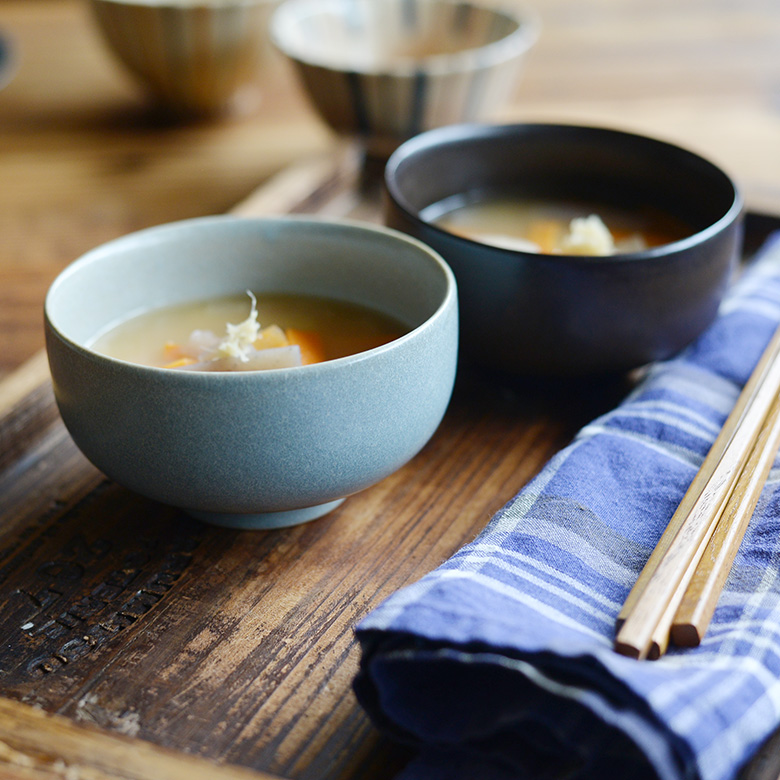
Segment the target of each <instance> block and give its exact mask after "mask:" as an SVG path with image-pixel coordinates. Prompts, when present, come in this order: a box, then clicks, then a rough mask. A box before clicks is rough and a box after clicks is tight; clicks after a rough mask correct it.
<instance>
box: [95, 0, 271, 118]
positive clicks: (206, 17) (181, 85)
mask: <svg viewBox="0 0 780 780" xmlns="http://www.w3.org/2000/svg"><path fill="white" fill-rule="evenodd" d="M275 4H276V0H90V7H91V10H92V16H93V18H94V20H95V23H96V26H97V28H98V30H99V32H100V33H101V35H102V38H103V40H104V41H105V43H106V45H107V46H108V48H109V50H110V51H111V52H112V53H113V54H114V55H115V57H116V58H117V59H118V60H119V62H120V63H121V64H122V65H124V67H125V68H126V69H127V70H128V72H129V73H130V74H131V75H132V76H133V77H135V79H136V80H137V81H138V82H139V83H140V84H141V85H142V86H143V87H144V88H145V90H146V91H147V92H148V93H149V94H150V95H151V96H152V98H153V99H154V100H155V101H156V102H157V103H158V104H159V105H161V106H163V107H164V108H165V109H167V110H168V111H170V112H171V113H174V114H177V115H180V116H194V117H208V116H219V115H221V114H225V113H229V112H230V111H232V110H233V109H234V108H236V107H237V104H238V103H239V102H240V96H241V91H242V90H244V89H248V88H251V85H253V83H255V82H257V81H258V79H259V73H260V71H261V68H262V65H263V63H264V61H265V57H266V55H267V52H268V51H269V48H270V47H269V44H268V22H269V19H270V16H271V13H272V11H273V8H274V7H275ZM255 86H256V85H255Z"/></svg>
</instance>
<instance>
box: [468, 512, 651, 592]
mask: <svg viewBox="0 0 780 780" xmlns="http://www.w3.org/2000/svg"><path fill="white" fill-rule="evenodd" d="M547 528H548V526H547V525H546V524H545V525H543V526H542V527H541V528H540V527H535V528H534V533H533V536H534V538H536V539H543V540H544V541H548V542H553V543H555V544H556V545H557V546H558V547H559V548H561V549H566V548H565V547H562V546H561V544H560V542H561V541H565V542H570V541H572V538H571V535H567V537H566V538H565V539H561V534H557V535H555V534H550V535H547V534H546V533H544V531H546V530H547ZM574 538H575V539H576V540H578V541H579V542H580V544H578V545H577V546H576V551H577V552H578V553H582V550H583V547H587V548H588V549H590V550H591V551H592V552H593V555H592V558H588V560H587V561H586V560H584V559H583V558H582V557H581V555H580V556H577V557H578V558H579V560H580V561H581V562H582V563H583V564H584V565H585V566H587V567H588V568H589V569H592V570H593V571H596V572H598V573H599V575H601V576H603V577H604V578H605V579H609V580H611V581H612V582H621V581H623V582H625V581H627V580H632V579H634V578H636V572H635V571H634V570H633V569H629V568H628V567H627V566H620V565H618V564H617V562H616V561H614V560H613V559H612V558H609V557H608V556H606V555H604V554H603V553H601V551H599V550H597V549H596V548H594V547H592V546H591V545H589V544H588V542H587V539H585V538H583V537H580V536H577V537H574ZM472 550H473V551H474V553H480V554H479V555H475V554H473V553H472ZM567 552H572V550H567ZM492 555H502V556H508V557H511V558H513V559H514V560H516V561H518V562H520V563H523V564H530V565H532V566H534V567H535V568H538V569H540V570H542V571H547V572H549V573H550V574H551V575H552V576H554V577H555V578H556V579H560V580H562V581H563V582H566V583H567V584H568V585H571V586H572V587H575V588H577V589H578V590H579V591H580V592H581V593H584V594H587V595H588V596H590V597H591V598H593V599H594V600H596V601H598V602H599V603H600V604H604V605H605V606H607V607H619V606H620V604H618V603H617V602H616V601H615V600H614V599H609V598H607V597H606V596H603V595H602V594H601V593H599V592H598V591H595V590H591V589H590V588H587V586H586V585H585V583H583V582H580V581H579V580H576V579H574V578H573V577H571V576H569V575H568V574H566V573H565V572H562V571H560V570H558V569H555V568H553V567H552V566H549V565H546V564H545V563H543V562H542V561H540V560H539V559H538V558H533V557H531V556H528V555H523V554H522V553H520V552H518V551H517V550H507V549H505V548H503V547H501V545H498V544H486V543H485V544H474V545H472V546H471V547H470V548H469V553H468V559H471V558H476V559H477V560H479V561H485V560H487V561H489V562H492V558H491V557H490V556H492ZM608 568H609V569H612V570H613V572H614V571H615V570H617V571H618V572H619V577H620V578H619V579H617V578H616V577H615V576H610V575H609V574H607V573H606V570H607V569H608ZM511 571H512V572H513V573H515V574H517V575H518V576H519V577H522V576H523V570H522V569H521V568H517V567H512V569H511Z"/></svg>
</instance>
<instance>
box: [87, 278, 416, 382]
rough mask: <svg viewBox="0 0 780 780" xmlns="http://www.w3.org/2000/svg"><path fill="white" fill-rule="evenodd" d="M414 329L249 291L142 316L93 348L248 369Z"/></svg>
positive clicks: (357, 310)
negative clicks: (258, 295) (257, 294)
mask: <svg viewBox="0 0 780 780" xmlns="http://www.w3.org/2000/svg"><path fill="white" fill-rule="evenodd" d="M408 330H409V328H408V327H406V326H404V325H403V324H402V323H401V322H399V321H398V320H396V319H394V318H392V317H389V316H387V315H385V314H382V313H380V312H377V311H374V310H372V309H369V308H367V307H364V306H359V305H357V304H353V303H347V302H344V301H336V300H331V299H328V298H320V297H314V296H302V295H289V294H281V293H273V294H263V295H262V296H260V297H259V298H255V296H254V295H253V294H252V293H251V292H248V293H244V294H241V295H234V296H229V297H223V298H214V299H210V300H204V301H198V302H194V303H186V304H182V305H176V306H170V307H166V308H162V309H155V310H151V311H147V312H144V313H142V314H139V315H137V316H135V317H131V318H130V319H128V320H125V321H124V322H121V323H120V324H118V325H116V326H114V327H112V328H111V329H110V330H108V331H106V332H105V333H104V334H102V335H100V336H99V337H98V338H97V339H96V340H95V342H94V343H93V344H92V348H93V349H94V350H95V351H96V352H100V353H102V354H104V355H108V356H109V357H115V358H120V359H122V360H127V361H129V362H133V363H140V364H142V365H148V366H156V367H160V368H171V369H179V370H189V371H250V370H259V369H268V368H289V367H292V366H299V365H305V364H309V363H318V362H322V361H325V360H333V359H335V358H339V357H344V356H346V355H351V354H354V353H357V352H362V351H364V350H366V349H372V348H373V347H377V346H380V345H381V344H385V343H387V342H389V341H392V340H393V339H396V338H398V337H399V336H401V335H403V334H404V333H406V332H407V331H408Z"/></svg>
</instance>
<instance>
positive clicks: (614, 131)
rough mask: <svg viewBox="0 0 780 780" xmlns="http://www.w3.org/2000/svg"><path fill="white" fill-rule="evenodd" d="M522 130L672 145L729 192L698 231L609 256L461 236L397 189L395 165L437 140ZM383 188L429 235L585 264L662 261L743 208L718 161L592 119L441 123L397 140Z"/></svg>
mask: <svg viewBox="0 0 780 780" xmlns="http://www.w3.org/2000/svg"><path fill="white" fill-rule="evenodd" d="M527 129H535V130H545V129H551V130H555V131H558V130H572V131H577V130H581V131H583V132H586V133H593V134H599V135H604V136H605V137H608V136H613V137H615V136H619V137H624V138H631V139H635V140H637V141H638V142H641V143H649V144H652V145H655V146H657V147H658V148H665V149H668V150H670V151H671V150H674V151H675V152H676V153H683V154H685V155H686V156H688V157H689V158H690V159H694V160H697V161H698V162H699V163H700V164H703V165H705V166H706V167H708V168H709V169H710V170H711V171H712V172H713V173H714V174H716V175H719V176H721V177H722V178H723V179H724V181H725V182H727V183H728V184H729V185H730V186H731V189H732V192H733V199H732V202H731V205H730V206H729V208H728V209H727V210H726V211H725V213H724V214H723V215H722V216H721V217H719V218H718V219H717V220H715V221H714V222H711V223H710V224H709V225H707V226H706V227H704V228H702V229H701V230H697V231H696V232H694V233H692V234H690V235H689V236H685V237H683V238H681V239H678V240H676V241H670V242H669V243H667V244H661V245H660V246H656V247H649V248H648V249H643V250H641V251H637V252H620V253H615V254H611V255H568V254H546V253H542V252H539V253H536V252H524V251H522V250H519V249H507V248H505V247H499V246H494V245H491V244H486V243H484V242H480V241H477V240H475V239H470V238H467V237H466V236H460V235H456V234H454V233H451V232H450V231H448V230H446V229H444V228H442V227H439V226H438V225H436V224H434V223H433V222H429V221H427V220H426V219H423V218H422V217H421V216H420V213H419V212H418V211H417V209H415V208H413V207H412V206H411V204H410V203H409V201H408V200H407V198H406V197H405V195H404V194H403V192H402V191H401V190H400V188H399V187H398V184H397V172H398V169H399V167H400V166H401V165H402V164H403V163H404V162H405V160H406V159H408V158H409V157H411V156H412V155H414V154H416V153H418V152H420V151H423V150H425V149H428V148H431V147H434V146H437V145H438V144H442V145H446V144H448V143H451V142H454V141H468V140H484V139H485V138H493V137H503V136H512V135H513V134H515V133H518V132H519V131H521V130H527ZM384 187H385V191H386V194H387V196H388V197H389V199H390V200H391V201H392V202H393V204H394V205H395V206H396V207H397V208H399V209H400V210H401V211H402V212H403V213H404V215H405V216H406V217H407V218H409V219H411V220H412V221H414V222H417V223H419V224H420V225H423V226H425V227H426V228H428V229H430V230H433V231H434V234H435V235H441V236H446V237H449V238H450V239H453V240H459V241H464V242H465V243H466V245H473V246H474V247H479V248H480V249H483V250H484V249H485V248H487V249H488V250H491V251H492V252H494V253H495V256H496V257H503V258H513V257H517V256H521V257H523V258H527V259H531V258H533V259H534V260H535V261H536V262H539V263H553V264H571V265H579V264H586V265H589V266H591V265H614V264H620V263H635V262H636V261H637V260H645V261H653V260H663V259H665V258H666V257H668V256H669V255H670V254H674V253H676V252H679V251H682V250H685V249H687V248H689V247H692V246H696V245H698V244H700V243H702V242H704V241H706V240H707V239H709V238H710V237H711V236H713V235H715V234H717V233H719V232H720V231H721V230H722V229H723V228H725V227H727V226H728V225H730V224H731V223H733V222H735V221H737V220H738V219H739V218H740V217H741V215H742V214H743V213H744V208H745V203H744V199H743V196H742V193H741V192H740V189H739V187H738V186H737V184H736V182H735V181H734V179H733V178H732V177H731V176H730V175H729V174H728V173H727V172H726V171H724V170H723V169H722V168H721V167H720V166H718V165H716V164H715V163H713V162H712V161H711V160H709V159H707V158H706V157H703V156H702V155H700V154H698V153H697V152H693V151H691V150H690V149H687V148H685V147H682V146H680V145H678V144H676V143H673V142H671V141H666V140H662V139H660V138H656V137H653V136H649V135H644V134H641V133H638V132H634V131H631V130H623V129H619V128H616V127H609V126H602V125H596V124H593V125H589V124H574V123H572V124H569V123H561V122H515V123H507V124H495V123H488V122H485V123H481V122H468V123H461V124H454V125H447V126H445V127H437V128H434V129H431V130H427V131H425V132H422V133H420V134H419V135H416V136H414V137H413V138H410V139H409V140H407V141H405V142H404V143H402V144H401V145H400V146H399V147H398V148H397V149H396V150H395V151H394V152H393V154H392V155H391V156H390V158H389V159H388V161H387V165H386V166H385V171H384Z"/></svg>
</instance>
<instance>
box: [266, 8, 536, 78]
mask: <svg viewBox="0 0 780 780" xmlns="http://www.w3.org/2000/svg"><path fill="white" fill-rule="evenodd" d="M351 1H352V2H369V3H376V2H399V1H400V0H351ZM424 2H427V3H428V4H431V5H449V6H469V7H472V8H479V9H480V10H483V11H488V12H490V13H493V14H495V15H498V16H502V17H504V18H506V19H508V20H510V21H512V22H514V23H515V24H516V25H517V27H516V28H515V29H514V30H513V31H512V32H510V33H509V34H508V35H505V36H504V37H502V38H499V39H498V40H496V41H492V42H490V43H487V44H485V45H483V46H476V47H471V48H468V49H461V50H459V51H456V52H450V53H444V54H431V55H428V56H426V57H421V58H415V57H411V56H410V57H400V58H398V60H396V61H395V62H393V63H392V64H384V65H381V66H380V65H371V66H368V67H364V66H359V67H358V66H351V65H350V64H349V60H348V59H345V60H343V61H341V62H335V63H334V62H332V61H331V62H328V61H327V60H326V59H324V58H322V57H319V56H316V55H315V54H314V53H313V52H311V51H310V50H308V49H302V48H300V47H296V46H291V45H290V41H289V38H288V37H287V36H286V35H285V29H284V23H285V22H286V21H287V17H290V16H291V15H292V14H293V13H294V12H295V10H296V9H297V8H306V7H307V6H310V7H312V8H313V9H315V11H316V12H317V13H321V12H322V11H325V10H329V9H331V8H332V9H335V11H336V12H338V11H339V10H340V9H342V8H343V7H344V0H282V2H281V3H280V4H279V6H277V8H276V9H275V10H274V12H273V14H272V15H271V19H270V22H269V33H270V39H271V41H272V43H273V44H274V46H275V47H276V48H277V49H278V50H279V51H280V52H281V53H282V54H284V55H286V56H287V57H289V58H290V59H291V60H293V61H296V62H299V63H301V64H305V65H308V66H312V67H316V68H322V69H323V70H326V71H331V72H333V73H350V74H351V73H356V74H358V75H362V76H393V77H396V78H414V77H416V76H418V75H419V74H421V73H425V74H428V75H431V76H441V75H447V74H455V73H463V72H469V71H472V70H479V69H485V68H489V67H494V66H496V65H500V64H501V63H504V62H508V61H510V60H512V59H514V58H518V57H521V56H523V55H524V54H525V53H526V52H528V50H529V49H531V48H532V47H533V45H534V44H535V43H536V41H537V40H538V38H539V34H540V29H541V22H540V19H539V16H538V14H537V13H536V12H535V11H533V10H532V9H530V8H528V7H526V6H519V5H514V4H512V5H509V4H508V3H507V2H506V1H505V0H489V1H488V2H481V0H480V1H477V0H424Z"/></svg>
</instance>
